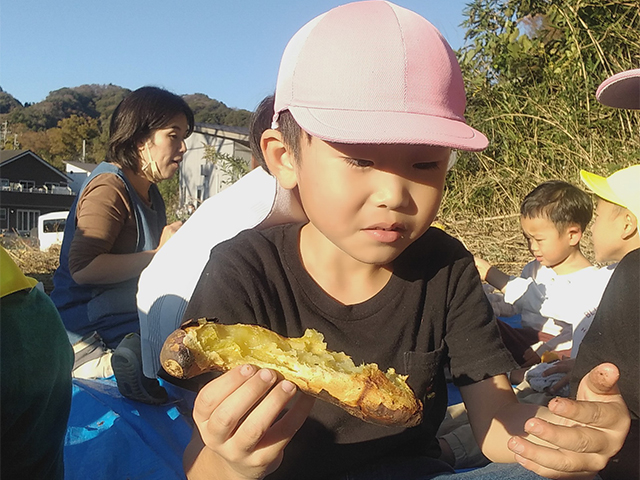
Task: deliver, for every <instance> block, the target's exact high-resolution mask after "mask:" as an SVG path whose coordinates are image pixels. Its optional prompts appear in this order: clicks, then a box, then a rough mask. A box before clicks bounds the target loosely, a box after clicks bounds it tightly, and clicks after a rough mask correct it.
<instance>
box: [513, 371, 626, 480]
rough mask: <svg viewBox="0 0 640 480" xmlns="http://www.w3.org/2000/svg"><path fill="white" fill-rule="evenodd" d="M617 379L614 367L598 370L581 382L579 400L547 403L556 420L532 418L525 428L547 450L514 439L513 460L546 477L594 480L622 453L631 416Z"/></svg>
mask: <svg viewBox="0 0 640 480" xmlns="http://www.w3.org/2000/svg"><path fill="white" fill-rule="evenodd" d="M618 377H619V372H618V369H617V368H616V367H615V365H613V364H610V363H604V364H601V365H598V366H597V367H596V368H594V369H593V370H591V372H589V373H588V374H587V375H585V377H584V378H583V379H582V381H581V382H580V386H579V388H578V395H577V397H578V400H577V401H573V400H569V399H567V398H554V399H553V400H551V402H550V403H549V410H551V412H552V413H554V414H555V415H557V417H556V418H555V419H550V421H544V420H542V419H541V418H531V419H529V420H527V422H526V424H525V431H526V432H527V433H528V434H530V435H533V436H536V437H537V438H539V439H541V440H543V441H546V442H548V444H550V447H546V446H543V445H535V444H533V443H531V442H529V441H527V440H525V439H523V438H522V437H512V438H511V440H510V441H509V449H510V450H511V451H513V452H514V453H516V460H517V461H518V462H519V463H521V464H522V465H523V466H524V467H526V468H527V469H529V470H532V471H534V472H536V473H538V474H539V475H542V476H545V477H549V478H576V479H591V478H593V476H594V475H595V473H596V472H598V471H600V470H602V469H603V468H604V467H605V465H606V464H607V461H608V460H609V458H611V457H612V456H613V455H614V454H616V453H617V452H618V451H619V450H620V448H622V444H623V442H624V440H625V437H626V436H627V433H628V431H629V425H630V417H629V411H628V409H627V406H626V405H625V403H624V400H623V399H622V396H621V395H620V391H619V390H618V387H617V385H616V382H617V381H618ZM551 422H553V423H551ZM570 472H575V473H570Z"/></svg>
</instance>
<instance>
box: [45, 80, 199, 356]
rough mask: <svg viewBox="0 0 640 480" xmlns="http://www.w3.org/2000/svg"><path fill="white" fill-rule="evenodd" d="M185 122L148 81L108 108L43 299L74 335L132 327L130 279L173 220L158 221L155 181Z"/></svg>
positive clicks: (186, 112)
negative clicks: (105, 127)
mask: <svg viewBox="0 0 640 480" xmlns="http://www.w3.org/2000/svg"><path fill="white" fill-rule="evenodd" d="M193 124H194V120H193V112H192V111H191V109H190V108H189V106H188V105H187V104H186V102H185V101H184V100H183V99H182V98H180V97H179V96H177V95H174V94H173V93H170V92H168V91H166V90H163V89H160V88H156V87H143V88H140V89H138V90H136V91H134V92H133V93H131V94H129V95H128V96H127V97H126V98H125V99H124V100H123V101H122V102H120V104H119V105H118V106H117V107H116V109H115V111H114V113H113V116H112V118H111V125H110V135H109V153H108V155H109V160H108V161H107V162H103V163H101V164H100V165H98V166H97V167H96V169H95V170H94V171H93V173H92V174H91V176H89V178H88V179H87V181H86V182H85V184H84V185H83V187H82V189H81V190H80V192H78V195H77V197H76V200H75V202H74V204H73V205H72V207H71V211H70V212H69V217H68V218H67V224H66V228H65V232H64V239H63V242H62V249H61V252H60V267H59V268H58V269H57V270H56V272H55V275H54V278H53V280H54V290H53V292H52V293H51V298H52V299H53V301H54V303H55V305H56V307H57V308H58V311H59V312H60V315H61V317H62V320H63V322H64V324H65V327H66V328H67V330H68V331H69V332H71V333H72V334H76V337H75V338H76V339H79V338H80V337H82V336H85V335H87V334H91V333H93V332H97V333H98V334H99V335H100V337H101V338H102V340H103V342H104V343H105V344H106V346H107V347H109V348H115V347H116V346H117V345H118V344H119V343H120V341H121V340H122V339H123V338H124V336H125V335H126V334H128V333H130V332H138V331H139V328H140V327H139V323H138V313H137V308H136V290H137V282H138V278H139V276H140V273H141V272H142V270H143V269H144V268H145V267H146V266H147V265H148V264H149V262H150V261H151V259H152V258H153V256H154V255H155V253H156V252H157V251H158V250H159V249H160V248H161V247H162V245H164V243H165V242H166V241H167V240H168V239H169V238H170V237H171V235H172V234H173V233H174V232H175V231H176V230H177V229H178V228H180V226H181V222H176V223H173V224H171V225H166V214H165V205H164V202H163V200H162V196H161V195H160V192H159V190H158V187H157V186H156V183H158V182H160V181H162V180H166V179H169V178H171V177H172V176H173V175H174V174H175V173H176V172H177V170H178V166H179V164H180V162H181V161H182V157H183V155H184V153H185V151H186V146H185V142H184V140H185V138H187V137H188V136H189V135H190V134H191V132H192V131H193ZM71 336H73V335H70V337H71Z"/></svg>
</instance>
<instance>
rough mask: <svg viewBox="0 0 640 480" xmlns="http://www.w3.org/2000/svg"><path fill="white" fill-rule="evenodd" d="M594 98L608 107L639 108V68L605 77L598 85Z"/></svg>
mask: <svg viewBox="0 0 640 480" xmlns="http://www.w3.org/2000/svg"><path fill="white" fill-rule="evenodd" d="M596 98H597V99H598V101H599V102H600V103H602V104H603V105H607V106H609V107H615V108H630V109H633V110H640V68H637V69H635V70H626V71H624V72H620V73H617V74H615V75H613V76H611V77H609V78H607V79H606V80H605V81H604V82H602V83H601V84H600V86H599V87H598V90H597V91H596Z"/></svg>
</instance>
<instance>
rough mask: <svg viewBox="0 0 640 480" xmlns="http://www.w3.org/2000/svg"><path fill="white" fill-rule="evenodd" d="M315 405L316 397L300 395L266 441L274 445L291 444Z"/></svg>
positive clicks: (270, 432)
mask: <svg viewBox="0 0 640 480" xmlns="http://www.w3.org/2000/svg"><path fill="white" fill-rule="evenodd" d="M314 403H315V398H314V397H311V396H310V395H305V394H303V393H299V394H298V396H297V398H296V399H295V400H294V401H293V404H292V405H291V407H290V408H289V410H288V411H287V413H285V414H284V415H283V416H282V418H281V419H280V420H278V421H277V422H276V423H275V424H274V425H273V427H272V428H271V429H270V430H269V432H268V433H267V435H266V436H265V439H264V441H265V442H268V443H274V444H275V443H283V442H284V445H286V444H287V443H289V440H291V438H292V437H293V436H294V435H295V433H296V432H297V431H298V430H299V429H300V427H301V426H302V424H303V423H304V422H305V420H306V419H307V417H308V416H309V413H310V412H311V409H312V408H313V405H314ZM284 445H283V446H284Z"/></svg>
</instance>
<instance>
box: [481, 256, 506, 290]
mask: <svg viewBox="0 0 640 480" xmlns="http://www.w3.org/2000/svg"><path fill="white" fill-rule="evenodd" d="M473 260H474V262H475V264H476V268H477V269H478V273H479V274H480V279H481V280H482V281H483V282H487V283H489V284H490V285H493V286H494V287H495V288H497V289H498V290H502V289H504V287H505V285H507V283H508V282H509V280H510V279H511V277H509V275H507V274H506V273H504V272H502V271H500V270H498V269H497V268H496V267H494V266H493V265H491V264H490V263H489V262H487V261H486V260H484V259H483V258H480V257H473Z"/></svg>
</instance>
